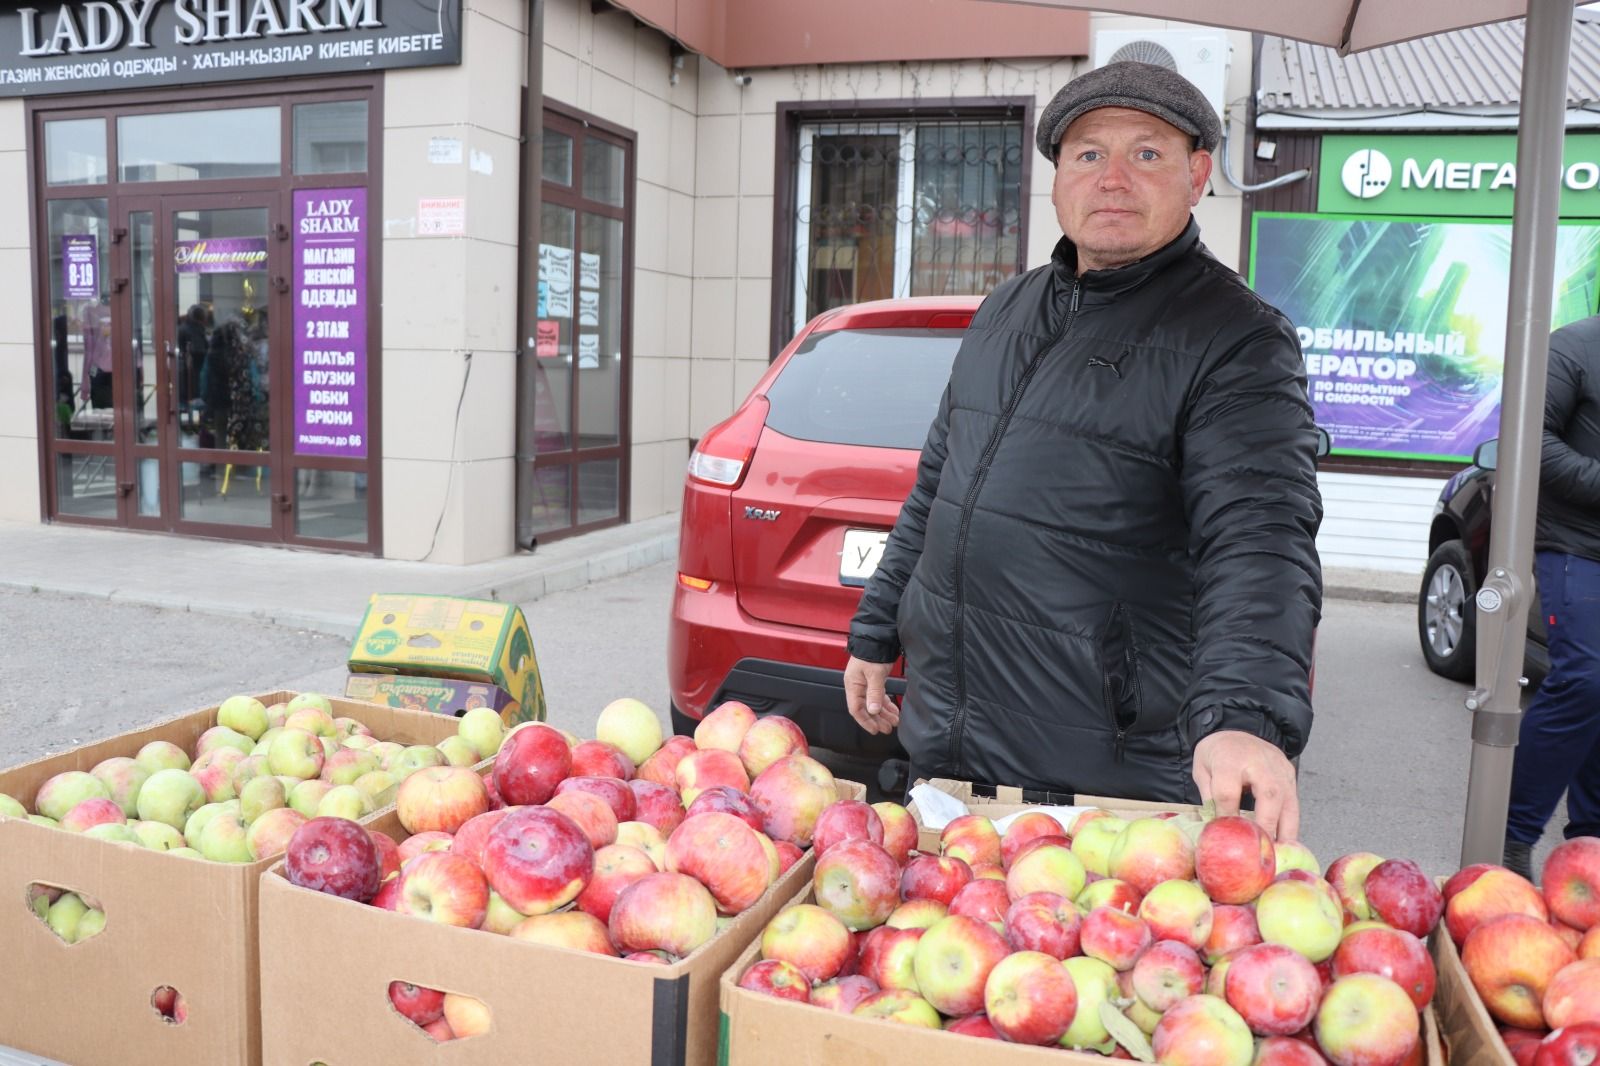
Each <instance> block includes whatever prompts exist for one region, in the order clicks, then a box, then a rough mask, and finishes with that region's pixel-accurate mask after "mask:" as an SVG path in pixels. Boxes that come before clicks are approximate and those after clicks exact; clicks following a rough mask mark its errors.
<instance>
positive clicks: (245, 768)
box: [233, 755, 272, 792]
mask: <svg viewBox="0 0 1600 1066" xmlns="http://www.w3.org/2000/svg"><path fill="white" fill-rule="evenodd" d="M271 776H272V775H271V774H269V773H268V772H267V757H266V756H265V755H247V756H245V758H243V759H241V760H240V761H239V762H238V763H237V764H235V766H234V768H233V790H234V792H241V791H243V789H244V786H246V785H248V784H249V783H250V782H252V781H254V780H256V779H257V778H258V777H271Z"/></svg>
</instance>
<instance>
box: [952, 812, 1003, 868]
mask: <svg viewBox="0 0 1600 1066" xmlns="http://www.w3.org/2000/svg"><path fill="white" fill-rule="evenodd" d="M939 854H940V855H943V856H945V857H946V858H951V859H960V860H961V861H962V862H964V863H966V864H967V865H968V866H976V865H977V864H978V863H981V862H983V863H993V864H994V865H996V866H999V865H1001V863H1000V858H1001V850H1000V832H999V830H997V829H995V827H994V823H993V822H991V821H990V820H989V819H987V818H985V817H984V816H983V815H981V814H963V815H961V816H960V817H959V818H956V819H954V820H953V821H951V822H950V824H949V825H947V826H945V827H944V830H943V831H942V832H940V834H939Z"/></svg>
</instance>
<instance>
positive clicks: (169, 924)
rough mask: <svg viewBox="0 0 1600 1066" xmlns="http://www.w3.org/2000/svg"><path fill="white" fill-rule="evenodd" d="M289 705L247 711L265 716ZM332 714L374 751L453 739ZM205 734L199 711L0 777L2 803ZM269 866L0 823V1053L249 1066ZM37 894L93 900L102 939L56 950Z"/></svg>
mask: <svg viewBox="0 0 1600 1066" xmlns="http://www.w3.org/2000/svg"><path fill="white" fill-rule="evenodd" d="M295 695H297V693H294V692H267V693H261V694H258V695H257V696H256V698H257V699H259V700H260V701H261V702H262V703H265V704H268V705H270V704H274V703H279V702H286V701H288V700H290V699H293V698H294V696H295ZM331 702H332V705H333V713H334V715H336V716H340V717H349V718H354V719H356V720H358V721H360V722H362V723H363V724H365V725H366V726H368V727H369V728H370V729H371V730H372V731H373V733H374V734H375V735H376V736H377V737H379V738H380V739H390V740H397V741H404V742H406V743H409V744H434V743H437V742H439V741H441V740H443V739H445V738H446V737H449V736H453V735H454V734H455V731H456V726H457V720H456V719H454V718H446V717H442V716H440V715H433V714H424V713H419V712H416V711H406V710H397V709H394V708H390V707H377V706H373V705H371V704H365V703H356V702H354V701H349V700H341V699H334V700H332V701H331ZM216 722H217V708H216V707H208V708H206V709H205V710H201V711H195V712H193V713H190V714H185V715H182V716H179V717H177V718H172V719H169V720H168V721H165V722H162V723H160V724H158V725H154V726H149V727H147V728H144V729H139V730H135V731H133V732H130V733H124V734H122V735H120V736H116V737H112V738H110V739H109V740H103V741H100V742H99V743H97V744H91V745H89V746H88V747H84V748H79V749H77V750H75V751H70V752H67V753H65V754H61V755H53V756H50V757H48V758H44V759H39V760H37V761H35V762H31V763H28V764H26V765H23V766H18V767H15V768H13V769H10V770H5V771H0V793H5V794H7V795H10V796H13V797H14V798H16V799H18V800H20V801H21V802H22V803H23V804H24V805H25V806H26V807H28V808H29V809H30V810H32V809H33V806H34V797H35V794H36V793H37V792H38V789H39V786H40V785H41V784H43V783H44V782H45V781H47V780H48V779H49V778H51V777H53V776H54V775H56V774H58V773H61V772H63V771H67V770H88V769H89V768H90V767H92V766H94V765H96V764H97V763H99V762H101V761H102V760H104V759H108V758H111V757H113V756H118V755H128V756H131V755H132V754H134V753H135V752H136V751H138V750H139V748H141V747H143V746H144V745H145V744H147V743H149V742H150V741H155V740H165V741H170V742H172V743H174V744H177V745H179V746H180V747H183V748H184V749H185V750H186V751H190V750H193V747H194V744H195V741H196V740H198V738H199V736H200V734H201V733H203V732H204V731H205V730H206V729H208V728H210V727H211V726H213V725H215V724H216ZM382 813H383V812H382V811H379V812H376V813H375V814H374V815H372V816H370V817H379V816H381V815H382ZM370 817H369V819H364V821H365V820H370ZM276 861H277V856H274V857H272V858H268V859H263V860H261V861H260V862H254V863H240V864H230V863H218V862H207V861H204V860H197V859H187V858H183V857H180V856H174V855H166V854H163V853H162V852H159V851H150V850H147V849H145V848H142V847H138V846H136V845H133V844H118V843H111V842H108V841H102V840H96V839H94V838H92V837H86V836H83V835H82V834H78V833H70V832H66V831H64V830H61V829H54V828H49V827H46V826H41V825H35V824H33V823H31V822H27V821H24V820H22V819H19V818H0V897H4V898H7V899H10V900H12V901H14V905H12V906H7V907H0V945H4V950H3V951H0V982H3V983H4V984H5V985H6V986H8V987H9V988H11V989H13V990H16V994H13V995H7V996H0V1043H3V1044H5V1045H8V1046H11V1047H16V1048H19V1049H22V1050H25V1051H28V1052H32V1053H34V1054H38V1055H44V1056H48V1057H50V1058H55V1059H60V1060H62V1061H64V1062H70V1063H73V1064H75V1066H96V1064H98V1063H108V1062H115V1063H117V1064H119V1066H170V1064H172V1063H196V1064H199V1063H206V1064H215V1066H233V1064H246V1066H256V1064H259V1063H260V1062H261V1061H262V1060H261V1015H260V1011H259V1010H258V1009H257V1003H258V996H259V973H260V970H259V967H258V965H257V961H256V949H257V945H256V900H257V892H258V885H259V882H260V880H261V874H262V872H263V871H264V870H266V869H267V867H269V866H271V865H272V863H273V862H276ZM35 883H40V884H44V885H49V886H54V887H59V888H64V889H68V890H72V891H80V892H85V893H88V894H90V895H91V896H93V897H95V898H96V899H98V900H99V901H100V902H101V903H102V904H103V906H104V913H105V928H104V930H103V931H102V932H100V933H99V934H97V935H95V936H93V937H91V938H89V939H86V940H83V941H80V942H79V943H76V944H72V945H68V944H67V943H65V942H64V941H63V940H61V939H60V938H59V937H58V936H56V934H55V933H54V932H52V931H51V930H50V928H48V927H47V926H46V925H45V923H44V922H42V921H41V920H40V919H39V918H38V917H37V916H36V915H35V914H34V912H33V911H32V910H30V909H29V908H28V907H27V906H26V905H25V904H26V901H27V900H28V896H29V886H30V885H33V884H35ZM162 988H172V989H176V990H177V992H178V994H180V995H181V996H182V997H183V1003H184V1006H185V1008H186V1014H187V1017H186V1018H185V1019H184V1020H183V1021H182V1023H181V1024H174V1023H173V1022H169V1021H167V1020H166V1019H165V1018H164V1017H163V1016H162V1014H161V1013H160V1012H159V1010H158V1009H157V1007H156V1006H155V1005H154V998H155V996H156V993H157V990H158V989H162ZM351 1061H354V1060H351Z"/></svg>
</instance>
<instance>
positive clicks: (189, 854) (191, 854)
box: [167, 848, 205, 859]
mask: <svg viewBox="0 0 1600 1066" xmlns="http://www.w3.org/2000/svg"><path fill="white" fill-rule="evenodd" d="M167 854H168V855H177V856H179V857H181V858H185V859H204V858H205V856H204V855H202V854H200V853H199V852H198V851H196V850H194V849H193V848H173V849H172V850H171V851H169V852H167Z"/></svg>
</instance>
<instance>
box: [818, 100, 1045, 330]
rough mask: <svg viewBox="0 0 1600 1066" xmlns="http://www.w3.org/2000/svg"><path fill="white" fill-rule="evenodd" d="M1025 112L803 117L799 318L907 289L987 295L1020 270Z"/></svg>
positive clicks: (931, 293) (906, 292)
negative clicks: (883, 118) (881, 118)
mask: <svg viewBox="0 0 1600 1066" xmlns="http://www.w3.org/2000/svg"><path fill="white" fill-rule="evenodd" d="M1022 127H1023V123H1022V121H1021V120H1020V119H1008V118H986V119H948V120H902V121H894V122H811V123H803V124H801V125H800V127H799V152H798V157H797V170H796V185H795V188H796V197H795V212H794V219H793V224H794V237H795V240H794V248H795V261H794V265H795V269H794V294H793V308H794V323H793V325H794V327H795V328H798V327H799V326H800V325H801V324H803V323H804V322H806V321H807V320H809V319H810V318H811V317H812V316H814V315H817V314H819V313H821V312H823V311H826V310H828V309H830V308H834V307H839V306H842V305H844V304H850V303H857V302H860V301H863V300H877V299H886V298H889V297H899V296H937V295H956V294H969V293H977V294H985V293H988V292H990V291H991V290H992V289H994V287H995V286H996V285H998V284H999V283H1000V282H1002V281H1004V280H1005V279H1006V278H1008V277H1010V276H1012V275H1013V274H1015V273H1017V272H1018V271H1019V270H1020V269H1021V268H1022V255H1023V244H1022V229H1023V212H1022V197H1023V189H1022V186H1023V181H1024V167H1023V160H1024V150H1023V144H1022V133H1023V129H1022Z"/></svg>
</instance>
